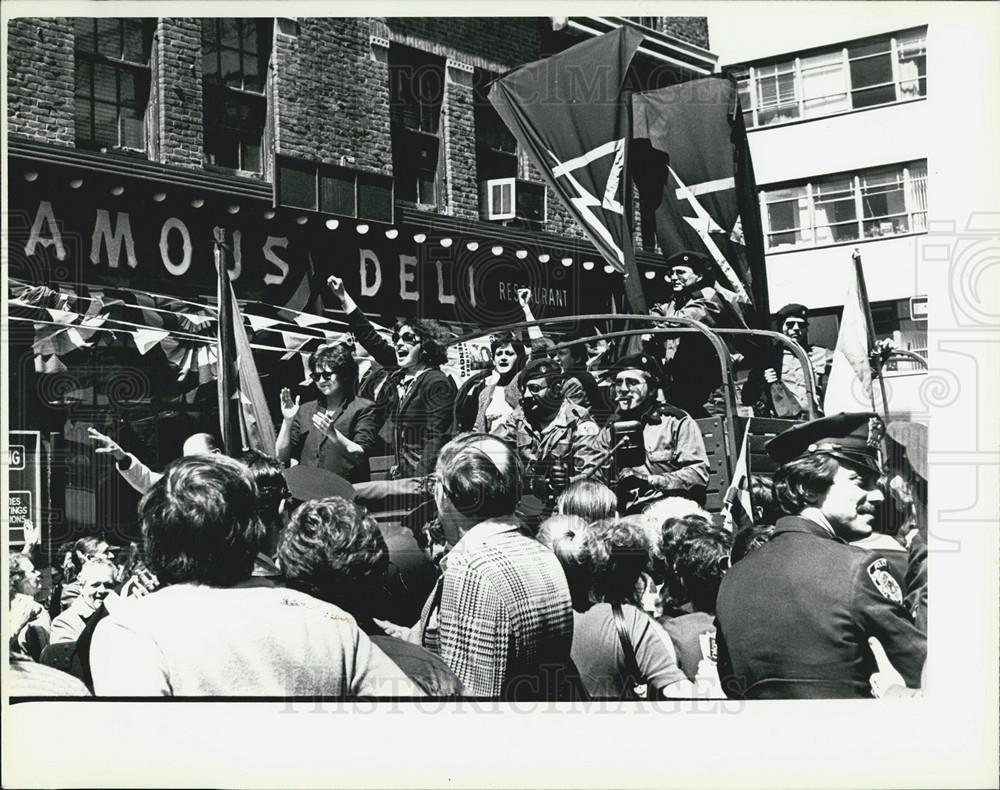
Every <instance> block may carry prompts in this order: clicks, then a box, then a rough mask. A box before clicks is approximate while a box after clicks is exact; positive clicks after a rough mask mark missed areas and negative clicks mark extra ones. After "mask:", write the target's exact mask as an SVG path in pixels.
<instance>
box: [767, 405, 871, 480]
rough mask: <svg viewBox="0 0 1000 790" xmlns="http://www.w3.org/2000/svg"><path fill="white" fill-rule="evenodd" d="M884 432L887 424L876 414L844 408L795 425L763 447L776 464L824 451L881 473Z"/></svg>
mask: <svg viewBox="0 0 1000 790" xmlns="http://www.w3.org/2000/svg"><path fill="white" fill-rule="evenodd" d="M884 435H885V426H884V425H883V423H882V420H880V419H879V418H878V416H877V415H876V414H874V413H872V412H854V413H844V412H841V413H840V414H834V415H832V416H830V417H821V418H820V419H818V420H812V421H810V422H804V423H801V424H800V425H795V426H793V427H791V428H789V429H788V430H787V431H785V432H784V433H779V434H778V435H777V436H775V437H774V438H773V439H771V441H769V442H768V443H767V444H766V445H764V449H765V450H766V451H767V454H768V455H769V456H771V458H772V459H773V460H774V461H775V463H777V464H787V463H788V462H789V461H794V460H796V459H797V458H805V457H808V456H810V455H814V454H823V455H828V456H830V457H832V458H836V459H837V460H838V461H842V462H844V463H846V464H850V465H851V466H855V467H861V468H863V469H865V470H867V471H871V472H874V473H875V474H882V467H881V465H880V464H879V460H878V447H879V444H880V443H881V441H882V437H883V436H884Z"/></svg>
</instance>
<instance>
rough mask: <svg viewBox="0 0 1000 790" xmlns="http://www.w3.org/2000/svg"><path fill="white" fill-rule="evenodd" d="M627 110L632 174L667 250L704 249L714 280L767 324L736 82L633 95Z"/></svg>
mask: <svg viewBox="0 0 1000 790" xmlns="http://www.w3.org/2000/svg"><path fill="white" fill-rule="evenodd" d="M632 113H633V137H634V139H633V141H632V161H631V167H632V172H633V177H634V179H635V182H636V185H637V187H638V188H639V200H640V207H641V210H642V213H643V220H644V222H649V221H654V222H655V225H656V237H657V240H658V241H659V243H660V247H661V248H662V249H663V251H664V254H665V255H666V256H667V257H669V256H670V255H672V254H673V253H675V252H678V251H680V250H704V252H705V254H706V255H707V256H708V257H709V258H710V259H711V260H712V261H713V262H714V263H715V281H716V284H717V286H721V287H722V288H723V289H726V290H727V291H729V292H731V294H732V295H733V296H734V297H735V301H737V302H739V303H742V305H743V306H744V309H743V311H742V312H743V314H744V315H746V316H747V318H748V319H750V320H749V322H750V323H752V324H753V325H756V326H758V327H759V328H768V324H767V322H768V318H769V308H768V303H767V277H766V274H765V270H764V241H763V232H762V230H761V221H760V206H759V203H758V200H757V185H756V183H755V181H754V175H753V164H752V162H751V159H750V148H749V145H748V144H747V135H746V129H745V128H744V125H743V115H742V113H741V112H740V106H739V98H738V94H737V90H736V83H735V82H734V81H733V80H732V79H730V78H728V77H707V78H705V79H698V80H691V81H689V82H684V83H681V84H679V85H673V86H671V87H669V88H662V89H660V90H654V91H646V92H644V93H637V94H635V95H633V96H632ZM751 305H752V309H747V308H749V307H750V306H751Z"/></svg>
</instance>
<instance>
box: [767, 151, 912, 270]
mask: <svg viewBox="0 0 1000 790" xmlns="http://www.w3.org/2000/svg"><path fill="white" fill-rule="evenodd" d="M761 200H762V204H763V206H762V208H763V210H762V217H763V220H764V225H765V234H766V236H767V249H768V251H769V252H775V251H781V250H786V249H794V248H796V247H821V246H825V245H827V244H839V243H843V242H850V241H857V240H859V239H876V238H881V237H884V236H898V235H902V234H906V233H919V232H923V231H926V230H927V162H926V160H924V161H919V162H908V163H906V164H901V165H888V166H885V167H878V168H871V169H868V170H862V171H859V172H857V173H846V174H838V175H834V176H825V177H823V178H816V179H811V180H810V181H807V182H805V183H800V184H785V185H782V186H779V187H775V188H773V189H764V190H763V191H762V193H761Z"/></svg>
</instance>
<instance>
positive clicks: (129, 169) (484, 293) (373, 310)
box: [6, 17, 715, 540]
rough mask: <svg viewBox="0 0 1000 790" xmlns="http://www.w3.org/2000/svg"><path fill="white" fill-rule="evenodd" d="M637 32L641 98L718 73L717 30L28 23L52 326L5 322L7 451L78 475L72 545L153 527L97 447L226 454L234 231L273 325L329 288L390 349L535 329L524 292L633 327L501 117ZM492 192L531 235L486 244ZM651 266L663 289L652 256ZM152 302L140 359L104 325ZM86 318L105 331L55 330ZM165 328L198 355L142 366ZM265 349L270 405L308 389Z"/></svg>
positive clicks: (450, 23) (19, 158) (24, 280)
mask: <svg viewBox="0 0 1000 790" xmlns="http://www.w3.org/2000/svg"><path fill="white" fill-rule="evenodd" d="M637 23H638V24H641V25H642V26H643V31H644V33H645V34H646V38H645V40H644V43H643V46H642V48H641V49H640V51H639V53H638V55H637V57H636V59H635V65H634V72H635V73H634V75H633V78H634V79H635V80H637V82H638V85H639V86H641V87H643V88H649V87H659V86H662V85H666V84H671V83H673V82H676V81H679V80H682V79H689V78H692V77H696V76H700V75H704V74H707V73H710V72H712V71H713V70H714V66H715V58H714V56H712V55H711V53H710V52H708V51H707V49H706V47H707V45H708V41H707V37H708V31H707V24H706V20H705V19H703V18H677V19H675V18H641V19H638V20H637V21H636V22H630V21H626V20H624V19H622V18H617V17H568V18H561V19H560V18H551V17H537V18H470V19H461V18H432V17H422V18H298V19H292V18H275V19H222V20H217V19H189V18H156V19H153V18H149V19H142V18H128V19H121V18H100V19H92V18H86V19H84V18H72V19H66V18H41V17H37V18H15V19H12V20H10V23H9V28H8V62H7V74H8V79H7V97H8V105H7V106H8V114H7V129H8V140H9V158H8V161H7V163H6V164H7V173H8V175H9V179H10V198H11V200H10V207H11V212H10V214H9V216H8V223H7V225H8V228H9V233H8V245H9V247H8V249H9V252H10V261H11V266H10V277H11V282H12V283H14V284H15V285H16V287H22V288H23V287H31V286H46V287H48V288H50V289H52V291H51V292H50V294H51V296H50V301H49V302H48V303H46V304H45V305H44V307H45V308H46V309H48V314H46V315H44V316H43V318H44V320H42V321H39V320H37V315H38V313H37V312H36V313H32V312H30V311H27V312H25V314H24V316H22V317H17V318H16V320H12V322H11V326H10V337H11V339H12V343H11V346H10V348H11V355H10V365H11V381H12V400H11V425H12V427H14V428H26V429H32V430H39V431H41V435H42V437H43V439H45V440H46V441H50V437H51V442H56V441H57V439H56V437H57V436H59V437H60V438H59V440H58V441H59V442H61V444H60V445H59V446H58V447H56V446H55V445H54V444H53V445H52V446H49V451H50V457H56V456H58V455H59V453H62V458H63V459H64V460H65V459H75V460H72V462H66V463H57V464H55V467H58V469H57V475H58V474H61V475H63V476H64V477H65V479H64V480H55V479H54V478H53V483H52V491H53V492H55V491H56V490H57V489H58V490H60V491H63V490H64V491H65V492H66V493H65V501H58V502H57V501H54V500H50V501H49V505H48V506H49V507H50V509H51V513H50V516H49V519H48V520H49V522H50V523H51V525H52V528H53V530H54V531H53V533H52V534H53V540H55V539H56V537H58V535H57V533H59V532H60V531H61V533H62V534H63V535H71V534H73V533H74V532H76V533H79V532H81V531H92V530H93V529H94V528H95V526H96V525H98V524H100V525H101V528H103V529H108V530H112V531H113V530H114V529H115V528H116V525H117V524H120V523H125V522H129V521H132V520H133V519H132V514H131V513H126V512H124V511H127V510H128V509H129V508H130V507H131V506H132V505H134V502H133V501H132V500H131V499H130V497H129V495H128V494H129V493H130V492H128V491H127V490H124V489H121V487H120V481H118V479H117V476H116V475H115V474H114V473H113V471H109V470H107V469H104V468H103V466H102V467H101V468H100V469H97V470H96V471H95V470H94V469H93V468H92V466H91V464H90V463H89V462H90V461H91V460H92V458H93V456H92V448H91V447H90V444H89V442H88V441H87V440H86V438H85V428H86V426H87V425H97V426H98V427H102V429H111V428H113V427H114V428H115V430H119V429H120V430H121V431H124V435H127V440H128V442H129V443H130V446H131V447H133V448H136V449H137V451H138V452H139V454H140V456H141V457H143V460H145V461H147V462H149V463H150V464H151V465H154V466H160V465H162V464H163V463H165V462H166V461H168V460H169V459H171V458H173V457H175V456H176V455H177V453H178V450H179V446H178V445H179V442H180V440H181V439H182V438H183V436H184V435H186V434H187V433H189V432H191V431H192V430H196V429H210V428H211V425H212V420H213V411H212V409H213V401H214V396H213V393H212V385H211V381H210V378H211V376H210V375H209V373H206V370H208V369H209V368H210V365H209V360H208V357H209V350H208V347H207V346H205V345H204V344H202V345H201V346H199V347H198V348H197V349H196V350H195V351H190V349H186V347H185V346H184V342H185V339H187V340H190V339H191V338H194V339H197V337H196V335H197V333H198V332H199V331H201V330H199V329H198V326H199V325H200V320H201V319H200V318H199V317H198V316H197V315H195V313H197V305H198V304H202V305H206V306H207V307H208V308H210V306H211V304H212V302H213V299H214V296H213V295H214V293H215V279H216V277H215V262H214V258H213V244H212V239H213V228H214V227H216V226H219V227H222V228H223V229H224V230H225V236H226V239H227V244H228V245H229V246H228V253H227V254H228V255H229V256H230V258H229V265H230V277H231V278H232V279H233V285H234V289H235V291H236V293H237V296H238V297H239V298H240V299H241V300H244V301H245V302H246V303H248V304H250V305H258V306H263V308H261V309H264V308H275V309H277V308H281V307H286V308H289V309H292V310H296V311H304V313H307V314H308V313H310V312H313V313H317V312H318V313H319V314H322V312H323V309H324V307H325V308H331V307H332V305H330V304H326V305H324V304H323V303H322V298H321V293H320V292H321V291H322V288H323V287H322V283H323V281H325V278H326V276H327V275H328V274H330V273H337V274H339V275H341V276H344V277H345V279H346V280H347V282H348V287H349V289H350V290H351V291H352V293H354V294H356V295H357V297H358V301H359V304H361V306H362V308H363V309H364V310H365V311H366V312H368V313H369V314H371V315H372V316H373V317H374V318H375V319H376V320H379V321H382V322H383V323H386V324H388V323H391V322H392V320H393V319H394V318H395V317H396V316H401V315H406V316H413V315H421V316H427V317H434V318H438V319H441V320H445V321H447V322H450V323H451V324H453V325H456V326H464V327H469V326H478V327H482V326H493V325H499V324H502V323H505V322H509V321H516V320H519V319H520V310H519V308H518V306H517V301H516V295H515V291H516V287H517V286H524V285H526V286H529V287H531V288H532V289H533V290H534V291H535V293H536V303H537V304H536V313H537V314H538V315H539V317H560V316H572V315H575V314H580V313H586V312H606V311H607V310H608V309H609V308H612V307H614V306H615V305H616V304H617V305H620V304H621V302H620V295H621V292H622V280H621V277H620V276H619V275H617V274H612V273H609V272H607V271H605V268H604V264H603V262H602V261H601V260H600V257H599V255H598V254H597V252H596V250H595V249H594V248H593V247H592V245H591V244H590V243H589V242H588V241H587V240H586V239H585V238H584V236H583V234H582V232H581V231H580V229H579V227H578V226H577V225H576V223H575V222H574V221H573V220H572V219H571V218H570V216H569V214H568V213H567V212H566V211H565V209H564V208H563V207H562V206H561V205H559V202H558V200H557V199H556V198H555V197H554V196H553V195H552V194H549V195H547V196H546V197H545V198H543V197H542V195H544V193H545V191H546V188H545V187H544V186H543V185H542V183H541V178H540V177H539V175H538V173H537V172H535V171H534V168H533V167H532V166H531V165H530V163H529V162H528V161H527V159H526V157H525V156H524V154H523V152H520V151H518V150H517V146H516V145H515V144H514V143H513V138H512V137H511V136H510V134H509V132H507V130H506V129H505V127H503V126H502V123H500V121H499V118H498V117H497V116H495V114H493V111H492V108H491V107H490V106H489V104H488V102H487V101H486V98H485V95H486V86H488V84H489V81H490V80H491V79H494V78H496V77H497V76H499V75H501V74H502V73H504V72H506V71H508V70H511V69H513V68H515V67H517V66H519V65H522V64H524V63H527V62H530V61H534V60H538V59H540V58H544V57H546V56H548V55H550V54H553V53H555V52H559V51H561V50H563V49H565V48H567V47H569V46H572V45H573V44H575V43H578V42H580V41H583V40H585V39H586V38H588V37H591V36H594V35H599V34H601V33H603V32H607V31H608V30H611V29H613V28H614V27H615V26H618V25H622V24H637ZM497 178H506V179H513V178H516V179H520V180H518V181H517V182H516V187H513V189H516V190H518V192H517V193H516V194H518V195H520V194H521V193H522V192H523V194H524V195H526V196H527V197H528V198H531V200H530V201H528V203H527V204H526V205H528V206H529V209H526V210H525V213H524V214H523V215H522V214H521V208H520V197H517V198H516V199H515V193H513V192H510V193H507V194H508V197H509V198H510V202H511V203H512V204H513V209H514V210H513V211H512V212H511V213H513V214H515V215H516V216H513V217H512V218H505V219H497V218H493V219H490V218H489V215H488V211H487V209H488V205H487V204H486V202H485V200H484V196H485V195H486V194H487V193H488V190H487V189H484V182H485V181H487V180H489V179H497ZM505 188H508V187H505ZM532 201H533V202H532ZM543 201H544V202H543ZM543 206H544V209H545V211H544V213H542V207H543ZM532 211H533V212H534V213H531V212H532ZM637 258H638V263H639V265H640V267H641V268H642V267H645V268H646V271H647V272H652V271H654V270H657V268H658V267H659V265H660V256H659V254H658V253H657V252H656V250H655V247H653V246H650V247H648V248H647V249H645V250H643V249H642V248H640V252H639V254H638V256H637ZM656 280H657V281H659V283H661V284H662V277H657V278H656ZM651 282H652V281H651ZM653 284H655V283H653ZM661 287H663V286H662V285H661ZM140 297H141V298H144V299H146V300H147V301H146V302H144V304H147V312H146V313H145V314H143V316H142V317H141V318H137V317H136V316H135V315H133V314H132V313H127V314H126V315H125V318H124V319H121V320H120V321H119V322H118V323H114V324H113V325H114V326H115V327H116V328H118V329H121V330H122V331H123V332H125V333H126V334H129V336H134V338H135V341H133V342H132V343H131V345H129V347H128V348H127V349H126V348H123V347H122V344H121V343H120V342H118V340H119V339H120V338H121V337H123V336H124V335H123V334H116V333H114V332H112V331H109V328H110V327H111V326H112V324H111V323H108V322H107V321H104V323H103V324H99V323H95V322H100V321H102V320H103V319H105V318H106V316H107V315H109V313H108V312H107V310H106V309H105V311H104V312H100V313H99V314H98V313H97V311H98V308H97V307H95V305H104V307H105V308H107V305H109V304H117V302H116V301H115V300H118V301H121V300H124V301H125V302H133V301H135V300H136V299H140ZM150 300H152V301H150ZM171 300H174V301H171ZM616 300H618V301H616ZM150 305H151V306H150ZM126 306H128V307H131V308H135V307H136V306H135V305H132V304H128V305H126ZM90 308H93V310H94V311H95V315H91V316H90V321H91V322H90V323H89V324H86V326H87V329H86V330H82V331H81V330H76V329H74V330H70V331H68V332H66V331H62V330H59V327H58V324H59V321H66V320H70V319H68V318H67V315H71V314H73V315H77V318H76V319H73V320H74V321H76V323H77V324H79V323H80V321H86V320H87V318H86V311H87V309H90ZM249 310H250V308H248V311H249ZM53 311H54V312H53ZM188 312H190V313H191V314H190V315H188ZM167 313H173V314H175V315H174V318H176V316H177V315H178V314H179V315H180V317H181V319H183V320H186V321H187V324H186V325H185V326H186V330H185V331H184V332H180V331H178V332H177V333H176V337H175V336H174V335H170V336H169V337H167V339H166V340H165V341H164V342H163V343H158V344H156V345H154V346H152V347H146V346H145V345H144V338H146V337H148V333H149V332H153V333H154V336H155V337H158V336H159V335H156V333H157V332H161V331H162V329H158V327H162V326H163V322H164V321H168V322H169V321H171V320H174V318H172V317H171V316H169V315H167ZM95 316H97V317H95ZM327 317H329V315H328V316H327ZM264 319H265V317H264V316H263V314H262V316H261V317H260V320H261V321H263V320H264ZM267 320H272V321H273V320H274V319H273V318H269V319H267ZM307 324H308V321H307V320H305V319H302V320H300V321H299V325H300V326H306V325H307ZM46 327H47V328H46ZM303 331H308V330H307V329H304V330H303ZM53 332H54V333H55V334H54V336H53V337H48V336H47V335H46V333H50V334H51V333H53ZM144 333H145V334H144ZM168 334H169V333H168ZM266 334H267V333H266V332H265V333H264V335H266ZM271 335H272V336H273V337H271V340H270V341H268V340H267V339H264V340H261V339H260V337H255V341H256V342H258V348H265V349H269V351H268V352H261V357H262V358H266V359H265V360H264V361H261V360H258V364H259V365H261V366H262V372H263V373H264V378H265V382H264V384H265V390H267V391H268V392H269V394H273V393H272V392H271V391H272V390H273V391H275V392H276V389H275V388H276V387H278V386H280V385H282V384H283V383H287V382H288V381H290V380H291V381H298V380H299V378H301V375H302V373H301V363H300V360H299V358H298V356H297V355H296V354H295V353H289V354H277V353H270V352H274V351H280V350H283V349H282V347H281V338H280V337H278V338H277V339H275V337H277V334H276V333H274V332H272V333H271ZM262 336H263V335H262ZM67 338H69V339H67ZM73 338H77V339H79V340H80V343H76V341H75V340H73ZM177 338H179V340H178V339H177ZM268 343H270V345H268ZM133 346H134V347H133ZM185 354H187V356H185ZM289 357H291V359H289ZM268 360H271V361H268ZM272 361H273V364H272ZM168 362H169V364H166V363H168ZM178 368H180V371H181V378H182V379H184V382H182V383H178V378H177V370H178ZM199 371H200V372H199ZM122 382H125V384H123V383H122ZM14 393H20V395H15V394H14ZM273 400H274V401H275V402H276V401H277V399H276V397H275V398H274V399H273ZM115 426H117V427H115ZM102 492H104V493H102ZM42 498H43V499H44V498H46V496H44V495H43V497H42ZM74 498H75V499H74ZM71 500H73V501H71ZM102 503H117V504H115V505H114V506H112V505H111V504H102ZM133 512H134V511H133ZM60 520H61V525H59V524H57V522H60Z"/></svg>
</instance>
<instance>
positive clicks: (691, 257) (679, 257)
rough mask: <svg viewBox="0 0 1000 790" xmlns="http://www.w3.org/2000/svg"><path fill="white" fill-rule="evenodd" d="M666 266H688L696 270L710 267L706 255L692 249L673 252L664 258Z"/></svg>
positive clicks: (704, 269) (705, 269) (706, 269)
mask: <svg viewBox="0 0 1000 790" xmlns="http://www.w3.org/2000/svg"><path fill="white" fill-rule="evenodd" d="M666 265H667V268H668V269H669V268H670V267H672V266H690V267H691V268H692V269H694V270H696V271H701V272H705V271H708V269H709V268H710V261H709V259H708V256H707V255H702V254H701V253H700V252H695V251H694V250H681V251H680V252H675V253H674V254H673V255H671V256H670V257H669V258H667V260H666Z"/></svg>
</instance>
